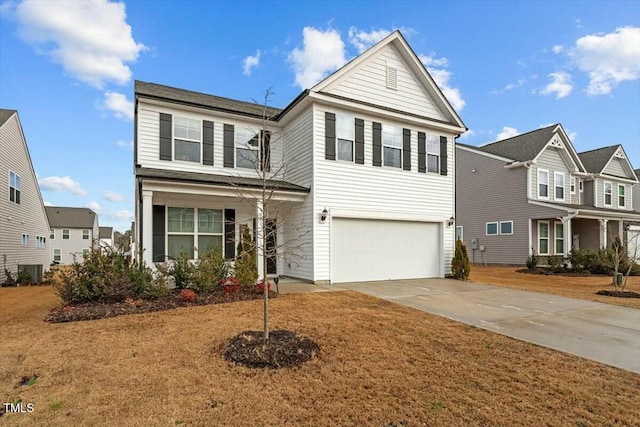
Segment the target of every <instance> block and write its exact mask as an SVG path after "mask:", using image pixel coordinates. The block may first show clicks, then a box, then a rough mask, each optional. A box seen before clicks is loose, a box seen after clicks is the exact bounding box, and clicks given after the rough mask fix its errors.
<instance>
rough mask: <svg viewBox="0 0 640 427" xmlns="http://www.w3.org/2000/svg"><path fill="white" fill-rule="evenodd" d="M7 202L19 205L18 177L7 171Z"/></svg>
mask: <svg viewBox="0 0 640 427" xmlns="http://www.w3.org/2000/svg"><path fill="white" fill-rule="evenodd" d="M9 201H11V202H13V203H15V204H18V205H19V204H20V175H18V174H17V173H15V172H13V171H9Z"/></svg>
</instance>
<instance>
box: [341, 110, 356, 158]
mask: <svg viewBox="0 0 640 427" xmlns="http://www.w3.org/2000/svg"><path fill="white" fill-rule="evenodd" d="M355 133H356V127H355V118H354V117H351V116H347V115H342V114H339V115H336V138H337V140H338V153H337V154H338V160H344V161H347V162H353V152H354V148H353V141H354V139H355V138H354V136H355Z"/></svg>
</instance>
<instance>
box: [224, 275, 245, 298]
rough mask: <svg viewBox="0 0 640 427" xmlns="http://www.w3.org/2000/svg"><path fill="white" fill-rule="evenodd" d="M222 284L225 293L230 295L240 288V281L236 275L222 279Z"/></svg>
mask: <svg viewBox="0 0 640 427" xmlns="http://www.w3.org/2000/svg"><path fill="white" fill-rule="evenodd" d="M220 286H222V290H224V293H225V294H227V295H229V294H232V293H234V292H238V291H239V290H240V281H239V280H238V278H236V277H225V278H223V279H220Z"/></svg>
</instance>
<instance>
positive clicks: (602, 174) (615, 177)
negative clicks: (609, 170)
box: [595, 173, 638, 184]
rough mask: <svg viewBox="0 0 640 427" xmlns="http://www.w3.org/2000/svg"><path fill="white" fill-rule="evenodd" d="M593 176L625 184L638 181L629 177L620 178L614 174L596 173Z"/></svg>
mask: <svg viewBox="0 0 640 427" xmlns="http://www.w3.org/2000/svg"><path fill="white" fill-rule="evenodd" d="M595 177H596V178H601V179H603V180H607V181H618V182H624V183H625V184H637V183H638V181H637V180H633V179H629V178H621V177H619V176H615V175H607V174H605V173H599V174H596V175H595Z"/></svg>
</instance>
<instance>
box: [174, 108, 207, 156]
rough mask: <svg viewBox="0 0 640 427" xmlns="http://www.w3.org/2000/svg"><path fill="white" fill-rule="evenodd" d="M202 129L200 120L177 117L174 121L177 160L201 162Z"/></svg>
mask: <svg viewBox="0 0 640 427" xmlns="http://www.w3.org/2000/svg"><path fill="white" fill-rule="evenodd" d="M201 129H202V123H200V120H194V119H187V118H184V117H175V120H174V123H173V137H174V143H175V146H174V159H175V160H183V161H186V162H196V163H200V142H201V140H202V130H201Z"/></svg>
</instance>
